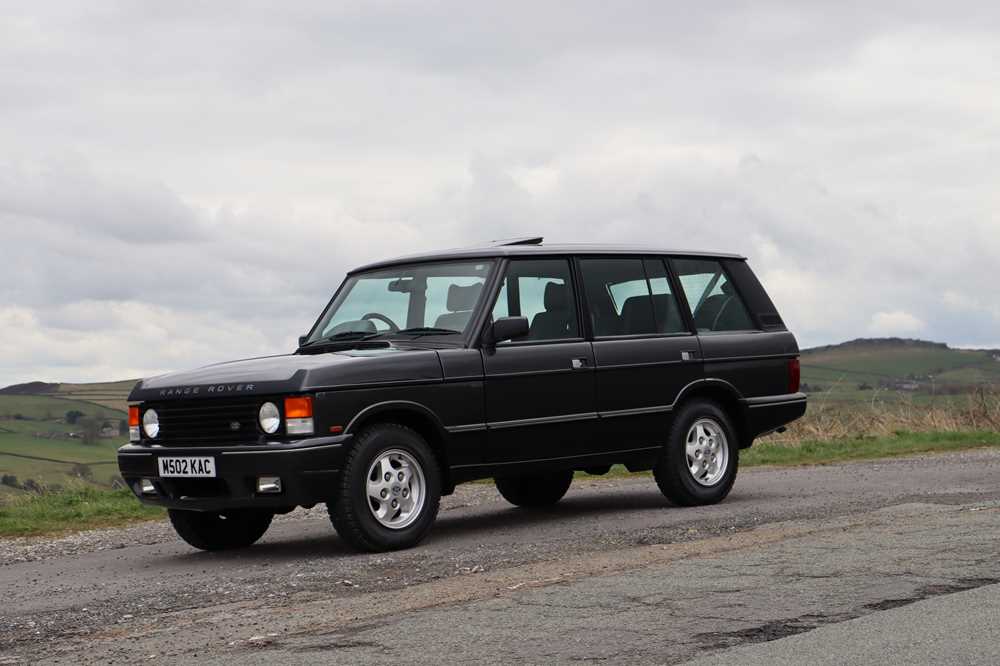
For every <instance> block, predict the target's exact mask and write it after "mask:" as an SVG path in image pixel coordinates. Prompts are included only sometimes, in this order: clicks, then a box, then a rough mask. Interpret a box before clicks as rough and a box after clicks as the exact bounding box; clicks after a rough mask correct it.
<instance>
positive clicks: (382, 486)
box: [327, 423, 441, 552]
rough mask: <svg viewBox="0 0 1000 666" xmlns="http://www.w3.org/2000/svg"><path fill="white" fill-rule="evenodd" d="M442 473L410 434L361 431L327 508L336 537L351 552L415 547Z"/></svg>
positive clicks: (383, 428) (433, 510) (427, 524)
mask: <svg viewBox="0 0 1000 666" xmlns="http://www.w3.org/2000/svg"><path fill="white" fill-rule="evenodd" d="M440 500H441V472H440V470H439V469H438V464H437V460H436V459H435V458H434V453H433V452H432V451H431V448H430V446H428V445H427V442H426V441H424V438H423V437H421V436H420V435H418V434H417V433H416V432H415V431H413V430H411V429H410V428H407V427H405V426H401V425H398V424H395V423H382V424H378V425H375V426H372V427H371V428H368V429H366V430H365V431H364V432H362V433H361V434H360V435H359V436H358V438H357V441H356V442H355V444H354V447H353V448H352V449H351V451H350V452H349V453H348V455H347V462H346V463H345V464H344V471H343V473H342V474H341V478H340V487H339V488H338V491H337V496H336V498H335V499H334V501H333V502H332V503H330V504H328V505H327V510H328V511H329V513H330V520H331V522H332V523H333V526H334V527H335V528H336V530H337V532H338V533H339V534H340V536H341V537H343V538H344V540H346V541H347V542H348V543H350V544H351V545H352V546H354V547H355V548H358V549H360V550H368V551H376V552H377V551H386V550H398V549H401V548H409V547H411V546H415V545H416V544H418V543H419V542H420V541H421V540H422V539H423V538H424V537H425V536H426V535H427V532H428V531H429V530H430V528H431V525H433V523H434V519H435V518H436V517H437V512H438V503H439V502H440Z"/></svg>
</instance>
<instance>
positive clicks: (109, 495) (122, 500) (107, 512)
mask: <svg viewBox="0 0 1000 666" xmlns="http://www.w3.org/2000/svg"><path fill="white" fill-rule="evenodd" d="M164 515H166V512H164V510H163V509H160V508H158V507H149V506H145V505H143V504H140V503H139V500H137V499H136V498H135V495H133V494H132V493H131V491H129V490H128V489H121V490H108V489H103V488H96V487H94V486H85V485H82V484H81V485H77V486H73V487H70V488H66V489H64V490H61V491H58V492H53V493H45V494H41V495H34V494H30V495H17V496H9V497H5V498H4V499H3V501H2V503H0V536H6V537H10V536H36V535H40V534H55V533H59V532H75V531H79V530H86V529H91V528H95V527H111V526H120V525H124V524H127V523H132V522H137V521H140V520H152V519H156V518H162V517H163V516H164Z"/></svg>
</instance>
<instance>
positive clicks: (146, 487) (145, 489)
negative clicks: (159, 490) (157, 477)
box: [139, 479, 156, 495]
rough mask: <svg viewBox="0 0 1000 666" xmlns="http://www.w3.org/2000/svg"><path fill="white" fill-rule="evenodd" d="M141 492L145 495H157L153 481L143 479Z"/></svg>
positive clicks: (140, 484)
mask: <svg viewBox="0 0 1000 666" xmlns="http://www.w3.org/2000/svg"><path fill="white" fill-rule="evenodd" d="M139 492H141V493H142V494H143V495H155V494H156V486H154V485H153V480H152V479H143V480H141V481H140V482H139Z"/></svg>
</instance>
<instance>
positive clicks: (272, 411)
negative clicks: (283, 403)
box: [257, 402, 281, 435]
mask: <svg viewBox="0 0 1000 666" xmlns="http://www.w3.org/2000/svg"><path fill="white" fill-rule="evenodd" d="M257 421H258V422H259V423H260V429H261V430H263V431H264V432H266V433H267V434H268V435H273V434H274V433H276V432H278V428H280V427H281V412H279V411H278V406H277V405H276V404H274V403H273V402H265V403H264V404H263V405H261V406H260V412H258V414H257Z"/></svg>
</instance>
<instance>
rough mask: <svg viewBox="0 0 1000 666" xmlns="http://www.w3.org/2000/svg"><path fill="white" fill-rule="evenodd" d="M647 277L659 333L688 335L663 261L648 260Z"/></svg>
mask: <svg viewBox="0 0 1000 666" xmlns="http://www.w3.org/2000/svg"><path fill="white" fill-rule="evenodd" d="M644 263H645V266H646V275H647V276H648V277H649V287H650V289H651V290H652V292H653V316H654V317H655V318H656V332H657V333H687V332H688V328H687V326H686V325H685V324H684V319H683V318H682V317H681V310H680V307H678V305H677V297H676V296H674V294H673V292H671V291H670V280H668V279H667V268H666V266H665V265H664V263H663V261H662V260H661V259H646V260H645V262H644Z"/></svg>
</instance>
